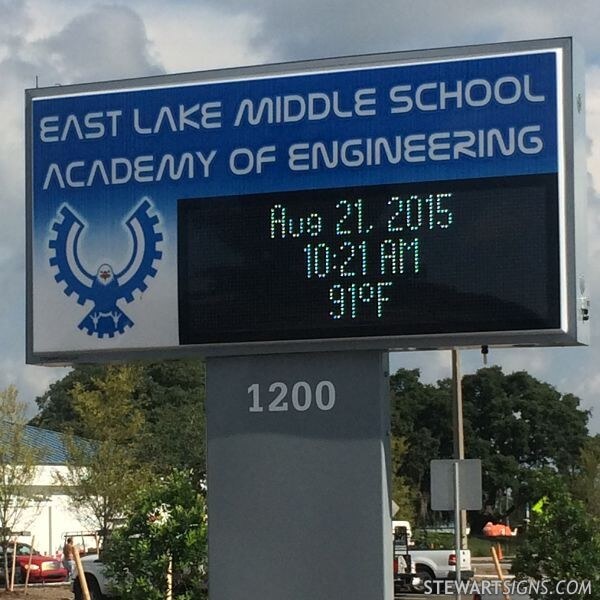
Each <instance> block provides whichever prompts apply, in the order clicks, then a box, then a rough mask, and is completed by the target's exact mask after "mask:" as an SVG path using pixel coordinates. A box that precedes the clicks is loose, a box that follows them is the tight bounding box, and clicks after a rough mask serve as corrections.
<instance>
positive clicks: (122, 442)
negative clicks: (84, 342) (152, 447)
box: [57, 366, 150, 532]
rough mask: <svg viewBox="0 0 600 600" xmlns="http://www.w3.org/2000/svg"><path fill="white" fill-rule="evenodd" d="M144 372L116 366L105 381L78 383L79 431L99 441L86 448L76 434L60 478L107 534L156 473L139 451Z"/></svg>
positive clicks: (86, 517)
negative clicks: (140, 389) (138, 396)
mask: <svg viewBox="0 0 600 600" xmlns="http://www.w3.org/2000/svg"><path fill="white" fill-rule="evenodd" d="M139 376H140V375H139V372H138V370H137V369H136V368H134V367H130V366H121V367H110V368H109V369H108V370H107V372H106V374H105V376H104V377H103V378H102V379H100V378H97V379H94V380H93V382H94V386H93V388H91V389H89V388H85V387H84V386H83V385H82V384H80V383H75V385H74V388H73V389H72V390H71V402H72V409H73V412H74V415H75V416H76V417H78V419H79V421H80V426H79V427H78V430H79V431H81V432H82V434H83V436H84V437H87V438H90V439H92V438H93V439H94V442H95V443H94V444H93V445H92V446H91V447H90V446H89V445H83V446H82V445H78V444H77V443H76V442H75V438H71V443H70V444H69V455H70V460H69V464H68V471H67V473H66V474H65V475H57V478H58V480H59V482H60V483H61V484H62V485H63V486H65V490H66V492H67V493H68V494H69V496H70V499H71V503H72V505H73V508H74V509H75V512H76V513H77V514H78V516H79V518H80V519H81V520H82V521H84V522H87V523H88V524H89V525H90V526H91V527H92V528H93V529H99V530H101V531H103V532H106V531H108V530H109V529H110V528H111V527H112V526H113V524H114V522H115V520H116V519H118V518H119V517H120V516H121V515H122V514H123V512H124V511H125V510H126V508H127V506H128V504H129V502H130V500H131V498H132V496H133V495H134V494H135V492H136V491H137V490H138V489H139V487H140V486H141V485H143V484H144V483H145V482H146V481H148V479H149V477H150V475H149V469H148V468H146V467H145V465H143V464H142V463H140V461H139V460H138V458H137V452H136V450H137V437H138V436H139V434H140V432H141V430H142V429H143V426H144V414H143V412H142V411H141V409H140V408H139V406H138V405H137V403H136V401H135V392H136V389H137V387H138V380H139Z"/></svg>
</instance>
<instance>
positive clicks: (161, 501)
mask: <svg viewBox="0 0 600 600" xmlns="http://www.w3.org/2000/svg"><path fill="white" fill-rule="evenodd" d="M192 481H193V479H192V474H191V473H189V472H174V473H173V474H172V475H171V476H169V477H167V478H164V479H163V480H161V481H157V482H155V483H153V484H151V485H150V486H148V487H147V488H145V489H143V490H141V491H140V493H139V494H138V495H137V497H136V499H135V501H134V503H133V508H132V510H131V512H130V514H129V515H128V516H127V521H126V525H125V526H124V527H120V528H119V529H117V530H115V531H114V532H113V533H112V534H111V537H110V539H109V540H107V542H106V544H105V551H104V555H103V561H104V562H105V563H106V565H107V574H108V575H109V576H110V577H111V578H112V579H113V580H114V582H115V588H116V592H117V593H118V594H119V596H120V598H122V600H164V599H165V597H166V591H167V571H168V569H169V564H170V562H171V561H172V590H173V596H172V597H173V600H201V599H202V598H206V597H207V596H206V575H205V573H206V559H207V553H206V538H207V526H206V504H205V500H204V495H203V494H202V493H199V492H198V491H197V490H196V489H195V488H194V486H193V484H192Z"/></svg>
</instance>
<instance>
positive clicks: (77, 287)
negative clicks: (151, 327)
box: [49, 198, 163, 338]
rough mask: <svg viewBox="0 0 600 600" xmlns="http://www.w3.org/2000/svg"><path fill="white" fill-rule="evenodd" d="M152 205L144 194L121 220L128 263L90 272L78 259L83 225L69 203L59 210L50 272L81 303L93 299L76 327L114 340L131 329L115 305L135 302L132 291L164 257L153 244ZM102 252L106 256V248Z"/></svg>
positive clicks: (156, 234)
mask: <svg viewBox="0 0 600 600" xmlns="http://www.w3.org/2000/svg"><path fill="white" fill-rule="evenodd" d="M151 209H152V206H151V204H150V202H149V201H148V200H147V199H146V198H144V199H143V200H142V201H141V202H140V204H139V205H138V206H137V208H135V210H133V212H131V213H130V214H129V215H128V216H127V217H126V219H125V220H124V221H123V227H124V228H125V229H126V230H128V231H129V234H130V236H131V238H132V246H131V249H132V251H131V256H130V257H128V258H127V259H126V260H123V261H122V262H124V263H126V264H125V265H124V266H122V268H121V270H119V271H116V270H115V268H114V266H116V265H113V264H111V263H109V262H102V264H100V265H98V264H96V265H94V266H93V268H94V269H95V270H92V271H89V270H88V269H87V268H86V266H85V265H84V264H83V261H82V260H81V258H80V249H79V243H80V239H81V234H82V233H83V232H84V231H85V229H86V226H87V225H86V223H85V222H84V221H83V220H82V219H81V218H80V217H79V216H78V215H77V214H76V213H75V211H74V210H73V209H72V208H71V207H70V206H69V205H68V204H63V206H62V207H61V208H60V209H59V211H58V214H57V219H56V220H55V221H54V223H53V225H52V230H53V231H55V232H56V238H54V239H51V240H50V242H49V247H50V250H51V251H52V256H51V258H50V265H51V266H52V267H55V268H56V270H57V273H56V275H55V276H54V279H55V280H56V281H57V283H61V282H64V284H65V287H64V289H63V291H64V293H65V294H66V295H67V296H71V295H72V294H75V295H76V296H77V302H78V304H81V305H83V304H85V303H86V302H88V301H91V302H93V307H92V310H90V311H89V312H88V314H87V315H86V316H85V318H84V319H83V320H82V321H81V323H79V329H81V330H85V331H86V332H87V334H88V335H96V336H98V337H99V338H103V337H105V336H108V337H109V338H112V337H114V336H115V334H117V333H119V334H121V333H123V332H124V331H125V329H126V328H128V327H133V325H134V323H133V321H132V320H131V319H130V318H129V317H128V316H127V315H126V314H125V312H123V310H122V309H121V308H120V307H119V305H118V303H119V302H120V301H122V300H124V301H125V302H133V300H134V297H133V294H134V292H136V291H138V290H139V291H141V292H143V291H145V290H146V288H147V287H148V285H147V282H148V279H149V278H151V277H154V276H155V275H156V273H157V269H156V262H157V261H159V260H160V259H161V258H162V252H161V251H159V250H158V249H157V246H158V243H159V242H160V241H161V240H162V239H163V236H162V234H161V233H160V232H159V231H158V225H159V218H158V216H157V215H151V214H150V211H151ZM59 216H60V217H62V220H59V219H58V217H59ZM106 254H108V255H110V248H107V249H106ZM98 262H100V261H98Z"/></svg>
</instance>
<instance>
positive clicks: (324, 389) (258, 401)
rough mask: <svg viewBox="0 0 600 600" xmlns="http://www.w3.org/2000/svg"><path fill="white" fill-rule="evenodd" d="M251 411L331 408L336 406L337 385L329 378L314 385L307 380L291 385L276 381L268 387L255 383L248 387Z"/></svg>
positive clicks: (303, 410) (301, 410)
mask: <svg viewBox="0 0 600 600" xmlns="http://www.w3.org/2000/svg"><path fill="white" fill-rule="evenodd" d="M248 395H249V396H250V406H249V407H248V411H249V412H251V413H260V412H264V411H267V412H287V411H296V412H305V411H307V410H309V409H311V408H312V409H313V410H314V409H316V410H323V411H327V410H331V409H332V408H333V407H334V406H335V399H336V398H335V385H334V384H333V383H332V382H331V381H328V380H324V381H319V382H318V383H317V384H316V385H314V386H312V385H311V384H310V383H308V382H306V381H296V382H295V383H293V384H291V385H289V384H287V383H284V382H283V381H275V382H273V383H271V384H270V385H269V386H268V387H267V386H261V385H260V384H258V383H253V384H252V385H251V386H249V387H248Z"/></svg>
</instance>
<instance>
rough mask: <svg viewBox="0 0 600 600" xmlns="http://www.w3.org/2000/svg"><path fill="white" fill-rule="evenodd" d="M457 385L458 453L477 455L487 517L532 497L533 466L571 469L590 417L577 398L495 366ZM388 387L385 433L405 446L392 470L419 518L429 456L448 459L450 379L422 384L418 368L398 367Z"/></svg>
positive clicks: (423, 510) (423, 513)
mask: <svg viewBox="0 0 600 600" xmlns="http://www.w3.org/2000/svg"><path fill="white" fill-rule="evenodd" d="M462 386H463V388H462V389H463V411H464V433H465V453H466V456H467V457H468V458H480V459H481V460H482V470H483V488H484V496H485V505H486V506H487V510H488V513H490V514H489V515H488V516H487V517H486V518H488V517H489V516H492V515H495V516H497V517H499V516H501V513H502V512H506V510H507V509H509V510H510V506H508V505H509V504H514V503H516V504H517V505H518V506H524V505H525V503H526V502H530V501H532V500H533V501H535V499H536V494H537V490H536V485H537V484H536V482H535V479H534V477H533V475H534V474H535V473H537V472H538V471H540V470H543V469H544V468H548V467H549V468H552V469H554V470H556V471H557V472H559V473H563V474H572V473H574V472H575V471H576V470H577V466H578V464H579V460H580V452H581V449H582V447H583V445H584V443H585V441H586V439H587V436H588V432H587V421H588V418H589V413H588V412H587V411H584V410H582V409H581V408H580V406H579V399H578V398H577V397H575V396H573V395H572V394H564V395H563V394H560V393H559V392H558V391H557V390H556V389H555V388H553V387H552V386H551V385H549V384H547V383H544V382H540V381H538V380H537V379H535V378H534V377H532V376H531V375H529V374H528V373H525V372H522V371H521V372H516V373H511V374H509V375H506V374H504V373H503V372H502V369H501V368H500V367H497V366H494V367H489V368H483V369H480V370H478V371H477V373H475V374H473V375H466V376H464V377H463V381H462ZM391 392H392V435H393V436H395V437H398V438H403V439H405V440H406V443H407V446H408V448H407V450H406V454H405V458H404V463H403V467H402V470H401V473H399V474H401V475H403V476H404V477H405V478H406V480H407V481H408V482H409V483H410V484H411V485H412V486H413V489H414V490H415V493H416V495H417V512H418V516H419V518H420V519H421V520H424V519H425V518H426V516H427V507H428V504H429V488H430V481H429V480H430V470H429V464H430V461H431V460H432V459H434V458H451V457H452V456H453V443H452V440H453V435H452V393H451V381H450V380H448V379H445V380H442V381H439V382H438V383H437V384H436V385H429V384H423V383H421V382H420V380H419V371H418V370H412V371H409V370H405V369H400V370H399V371H398V372H397V373H395V374H394V375H393V376H392V377H391ZM508 494H510V497H509V496H508Z"/></svg>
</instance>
